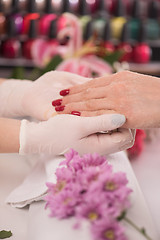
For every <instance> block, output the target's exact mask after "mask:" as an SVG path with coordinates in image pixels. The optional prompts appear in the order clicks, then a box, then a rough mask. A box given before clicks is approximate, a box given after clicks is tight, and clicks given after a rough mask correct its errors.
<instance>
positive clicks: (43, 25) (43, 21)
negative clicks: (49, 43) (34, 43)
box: [39, 0, 57, 35]
mask: <svg viewBox="0 0 160 240" xmlns="http://www.w3.org/2000/svg"><path fill="white" fill-rule="evenodd" d="M45 3H46V6H45V14H44V15H43V16H42V17H41V18H40V20H39V33H40V34H41V35H48V33H49V27H50V23H51V21H52V20H54V19H55V18H56V17H57V16H56V14H54V13H53V9H52V0H46V2H45Z"/></svg>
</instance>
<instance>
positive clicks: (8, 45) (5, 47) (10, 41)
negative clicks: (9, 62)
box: [1, 19, 21, 58]
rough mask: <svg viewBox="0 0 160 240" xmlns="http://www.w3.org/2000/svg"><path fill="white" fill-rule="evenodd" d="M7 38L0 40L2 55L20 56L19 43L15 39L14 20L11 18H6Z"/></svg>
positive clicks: (7, 56)
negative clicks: (0, 42) (0, 41)
mask: <svg viewBox="0 0 160 240" xmlns="http://www.w3.org/2000/svg"><path fill="white" fill-rule="evenodd" d="M7 28H8V29H7V30H8V31H7V39H6V40H4V42H2V46H1V47H2V55H3V57H6V58H16V57H19V56H20V51H21V44H20V41H19V40H18V39H16V33H15V32H16V27H15V22H14V21H12V19H9V20H8V26H7Z"/></svg>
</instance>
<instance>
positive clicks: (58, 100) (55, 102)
mask: <svg viewBox="0 0 160 240" xmlns="http://www.w3.org/2000/svg"><path fill="white" fill-rule="evenodd" d="M61 104H62V99H57V100H54V101H53V102H52V106H53V107H56V106H61Z"/></svg>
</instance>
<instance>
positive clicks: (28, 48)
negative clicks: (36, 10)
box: [22, 20, 37, 59]
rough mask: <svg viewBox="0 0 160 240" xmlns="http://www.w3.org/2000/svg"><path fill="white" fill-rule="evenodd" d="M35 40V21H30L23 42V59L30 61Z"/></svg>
mask: <svg viewBox="0 0 160 240" xmlns="http://www.w3.org/2000/svg"><path fill="white" fill-rule="evenodd" d="M36 39H37V20H31V21H30V26H29V34H28V39H27V41H25V42H24V44H23V48H22V52H23V57H24V58H26V59H32V46H33V43H34V42H35V41H36Z"/></svg>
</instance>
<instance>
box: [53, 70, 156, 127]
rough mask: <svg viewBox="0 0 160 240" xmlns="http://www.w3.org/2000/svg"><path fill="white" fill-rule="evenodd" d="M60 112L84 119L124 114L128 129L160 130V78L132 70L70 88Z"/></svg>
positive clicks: (62, 102)
mask: <svg viewBox="0 0 160 240" xmlns="http://www.w3.org/2000/svg"><path fill="white" fill-rule="evenodd" d="M63 93H66V92H65V91H61V95H64V94H63ZM56 111H57V112H58V113H68V114H70V113H76V114H77V115H81V116H95V115H100V114H106V113H120V114H123V115H125V116H126V119H127V121H126V124H125V125H124V127H127V128H152V127H160V79H159V78H156V77H152V76H147V75H142V74H138V73H133V72H129V71H122V72H119V73H116V74H113V75H110V76H105V77H101V78H97V79H94V80H91V81H88V82H87V83H84V84H81V85H77V86H74V87H72V88H70V89H68V90H67V94H65V96H64V97H63V99H62V101H61V106H60V107H59V106H56Z"/></svg>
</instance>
